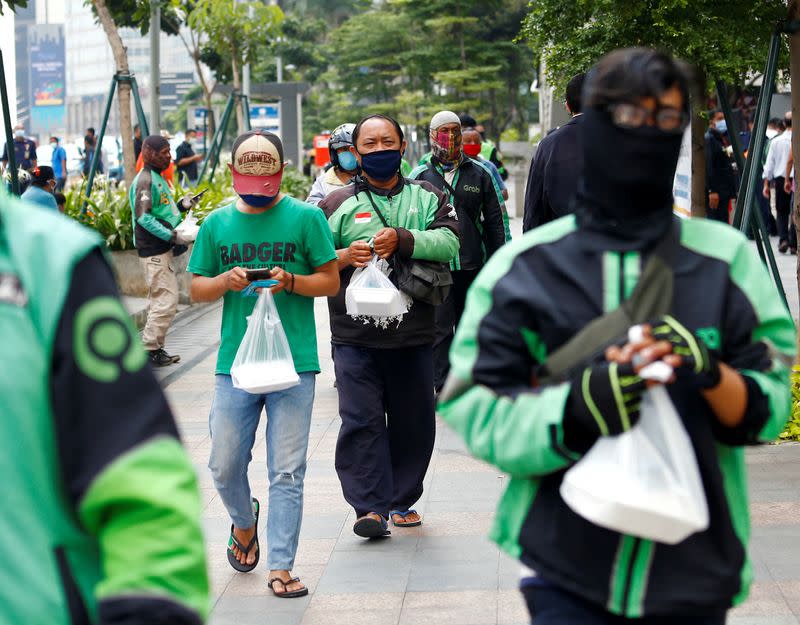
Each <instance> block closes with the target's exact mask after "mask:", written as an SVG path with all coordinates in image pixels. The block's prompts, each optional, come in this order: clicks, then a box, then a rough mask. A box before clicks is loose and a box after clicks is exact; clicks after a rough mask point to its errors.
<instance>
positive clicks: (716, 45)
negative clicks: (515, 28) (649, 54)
mask: <svg viewBox="0 0 800 625" xmlns="http://www.w3.org/2000/svg"><path fill="white" fill-rule="evenodd" d="M785 16H786V2H785V0H759V1H758V2H752V0H725V1H724V2H722V1H720V0H691V1H690V0H574V1H573V2H561V0H532V1H531V2H530V7H529V10H528V15H527V17H526V19H525V21H524V23H523V27H522V33H521V36H522V38H524V39H527V41H528V42H529V44H530V45H531V48H532V49H533V50H534V51H535V52H536V53H537V54H538V53H541V55H542V58H543V60H544V64H545V68H546V72H547V76H548V78H549V79H550V80H551V81H552V82H553V83H554V84H555V85H558V86H562V85H563V84H564V83H565V82H566V81H567V80H569V78H570V77H571V76H573V75H574V74H576V73H578V72H580V71H585V70H586V69H588V68H589V67H590V66H591V65H592V64H594V62H595V61H596V60H597V59H598V58H600V57H601V56H603V55H604V54H606V53H607V52H610V51H611V50H614V49H615V48H621V47H628V46H650V47H657V48H661V49H664V50H666V51H667V52H670V53H672V54H674V55H676V56H678V57H680V58H682V59H683V60H685V61H687V62H689V63H692V64H693V65H695V66H696V67H697V68H698V69H700V70H701V72H702V73H703V74H705V76H707V77H708V78H709V79H711V80H714V79H721V80H724V81H727V82H730V83H735V84H741V83H742V82H743V81H744V78H745V76H746V75H747V74H748V73H749V72H752V71H758V70H760V69H761V68H762V67H763V65H764V61H765V59H766V57H767V49H768V46H769V38H770V35H771V33H772V31H773V29H774V28H775V25H776V23H777V22H778V21H779V20H781V19H783V18H784V17H785Z"/></svg>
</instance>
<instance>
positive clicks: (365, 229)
mask: <svg viewBox="0 0 800 625" xmlns="http://www.w3.org/2000/svg"><path fill="white" fill-rule="evenodd" d="M368 194H369V196H368ZM370 196H371V198H372V202H374V203H375V206H374V207H373V205H372V202H370V199H369V197H370ZM319 206H320V208H321V209H322V210H323V211H325V215H326V216H327V217H328V223H329V225H330V227H331V232H332V233H333V245H334V247H335V248H336V249H337V250H338V249H342V248H346V247H348V246H349V245H350V244H351V243H352V242H353V241H368V240H369V239H371V238H372V237H374V236H375V234H376V233H377V232H378V231H379V230H382V229H383V228H384V225H383V221H382V220H381V218H380V216H379V215H377V214H376V213H375V210H376V208H377V210H379V211H381V214H382V215H383V218H384V219H385V220H386V222H387V223H388V224H389V226H390V227H393V228H395V230H396V231H397V237H398V246H397V251H396V252H395V256H400V257H401V258H412V259H419V260H434V261H439V262H443V263H447V262H450V261H451V260H452V259H453V257H454V256H455V255H456V254H458V247H459V239H458V233H459V223H458V217H457V216H456V210H455V208H453V205H452V204H450V203H449V202H448V201H447V198H446V197H445V196H444V195H443V194H442V193H440V192H439V190H438V189H435V188H434V187H433V186H432V185H430V184H429V183H427V182H416V181H412V180H407V179H404V178H402V177H401V178H400V179H399V182H398V184H397V186H396V187H394V188H393V189H391V190H390V191H386V190H382V189H376V188H374V187H371V186H369V185H368V184H367V183H366V181H364V180H358V181H357V182H356V183H355V184H351V185H348V186H346V187H345V188H344V189H340V190H339V191H334V192H333V193H331V194H330V195H329V196H328V197H326V198H325V199H324V200H322V202H320V204H319ZM354 271H355V269H354V268H353V267H347V268H345V269H343V270H342V272H341V288H340V289H339V293H338V295H336V296H335V297H330V298H328V308H329V310H330V318H331V332H332V334H333V342H334V343H340V344H346V345H359V346H362V347H377V348H397V347H413V346H419V345H429V344H431V343H433V337H434V307H433V306H431V305H429V304H426V303H424V302H421V301H417V300H415V301H414V302H413V303H412V305H411V308H410V309H409V311H408V312H407V313H406V314H405V315H404V316H403V319H402V321H400V323H399V324H398V323H392V324H390V325H389V326H388V327H376V326H375V325H374V324H365V323H364V322H363V321H362V320H360V319H354V318H353V317H350V316H349V315H348V314H347V308H346V306H345V291H346V290H347V287H348V286H349V284H350V278H351V277H352V275H353V272H354Z"/></svg>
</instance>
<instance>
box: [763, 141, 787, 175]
mask: <svg viewBox="0 0 800 625" xmlns="http://www.w3.org/2000/svg"><path fill="white" fill-rule="evenodd" d="M791 152H792V131H791V130H786V131H785V132H784V133H783V134H781V135H778V136H777V137H775V138H774V139H773V140H772V142H771V143H770V144H769V152H767V162H766V163H765V164H764V179H765V180H774V179H775V178H785V177H786V165H787V164H788V163H789V155H790V154H791Z"/></svg>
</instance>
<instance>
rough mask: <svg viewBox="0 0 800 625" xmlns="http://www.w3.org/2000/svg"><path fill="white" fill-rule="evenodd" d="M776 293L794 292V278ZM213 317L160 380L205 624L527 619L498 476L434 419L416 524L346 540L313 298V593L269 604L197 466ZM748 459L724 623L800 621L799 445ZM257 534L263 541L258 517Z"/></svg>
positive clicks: (262, 493)
mask: <svg viewBox="0 0 800 625" xmlns="http://www.w3.org/2000/svg"><path fill="white" fill-rule="evenodd" d="M793 260H794V257H791V259H789V258H788V257H784V259H783V261H782V263H781V264H782V268H783V269H784V275H786V274H788V273H789V272H790V271H791V274H790V275H791V276H793V275H794V268H793ZM790 285H791V286H790ZM787 286H788V287H789V288H788V289H787V290H790V291H792V292H794V291H795V289H794V288H793V283H789V284H787ZM795 297H796V295H795ZM795 301H796V300H795ZM220 310H221V309H220V306H219V305H218V304H217V305H211V306H203V307H195V308H192V309H191V310H190V311H188V312H186V313H184V314H183V315H181V317H180V318H179V320H178V322H177V323H176V325H175V327H174V328H173V330H172V332H171V334H170V336H169V339H168V342H167V348H168V349H169V351H170V352H177V353H180V354H181V355H182V356H183V361H182V363H181V364H180V365H178V366H175V367H169V368H166V369H164V370H161V371H160V372H159V376H160V377H161V379H162V384H163V385H165V387H166V392H167V395H168V397H169V400H170V403H171V405H172V407H173V409H174V411H175V414H176V417H177V420H178V423H179V426H180V430H181V433H182V436H183V440H184V443H185V445H186V446H187V448H188V450H189V453H190V454H191V457H192V460H193V462H194V464H195V467H196V468H197V474H198V476H199V479H200V485H201V488H202V494H203V507H204V512H203V521H204V525H205V532H206V540H207V544H208V557H209V570H210V575H211V581H212V590H213V598H214V610H213V614H212V619H211V623H212V625H228V624H230V625H251V624H253V625H255V624H258V625H298V624H304V625H338V624H340V623H341V624H343V625H345V624H346V625H352V624H365V625H373V624H375V625H378V624H380V625H398V624H401V625H428V624H430V625H434V624H435V625H448V624H452V625H522V624H524V623H528V616H527V612H526V610H525V608H524V605H523V603H522V601H521V599H520V597H519V595H518V593H517V591H516V589H515V588H516V581H517V572H518V567H517V565H516V563H515V562H514V561H512V560H511V559H510V558H507V557H506V556H505V555H503V554H501V553H499V551H498V550H497V549H496V548H495V547H494V546H493V545H492V544H491V543H489V542H488V541H487V540H486V538H485V536H486V533H487V531H488V528H489V525H490V522H491V519H492V514H493V510H494V506H495V502H496V500H497V498H498V497H499V495H500V493H501V490H502V488H503V486H504V484H505V481H506V478H505V477H504V476H503V475H502V474H501V473H499V472H498V471H497V470H495V469H493V468H492V467H490V466H487V465H485V464H483V463H481V462H478V461H476V460H474V459H472V458H471V457H470V456H469V455H468V454H467V453H466V451H465V449H464V447H463V446H462V444H461V443H460V441H459V440H458V439H457V438H456V437H455V435H454V434H453V433H452V432H451V431H449V429H448V428H447V427H446V426H445V425H444V424H442V423H441V422H440V423H439V424H438V433H437V441H436V449H435V452H434V456H433V461H432V463H431V468H430V471H429V472H428V477H427V480H426V485H425V494H424V495H423V498H422V500H421V501H420V503H419V505H418V506H417V508H418V509H419V511H420V512H421V513H422V514H423V516H424V519H425V522H424V524H423V525H422V526H421V527H419V528H414V529H407V530H398V529H395V530H394V531H393V536H392V538H391V539H389V540H386V541H381V542H368V541H364V540H361V539H359V538H357V537H355V536H354V535H353V533H352V531H351V526H352V523H353V521H354V516H353V512H352V510H350V509H349V507H348V506H347V504H346V503H345V501H344V499H343V498H342V494H341V490H340V487H339V483H338V480H337V478H336V473H335V470H334V466H333V459H334V449H335V444H336V435H337V431H338V427H339V419H338V416H337V398H336V391H335V389H334V388H333V378H332V365H331V362H330V358H329V350H328V348H327V345H328V341H329V333H328V328H327V310H326V307H325V304H324V301H322V300H320V301H318V302H317V319H318V339H319V345H320V355H321V359H322V369H323V372H322V374H321V375H320V376H318V378H317V394H316V401H315V405H314V418H313V422H312V426H311V441H310V446H309V452H308V458H309V464H308V474H307V477H306V498H305V516H304V519H303V526H302V532H301V539H300V548H299V552H298V555H297V563H296V567H295V573H296V574H298V575H299V576H300V577H301V578H302V579H303V581H304V582H305V583H306V584H307V585H308V586H309V588H310V590H311V593H310V596H308V597H305V598H303V599H277V598H275V597H273V596H272V595H271V593H270V591H269V590H268V588H267V580H266V570H265V568H264V567H265V564H263V563H262V564H261V565H260V566H259V568H258V569H257V570H256V571H254V572H253V573H249V574H241V573H236V572H235V571H233V569H231V567H230V566H229V564H228V562H227V559H226V556H225V545H226V541H227V538H228V532H229V529H230V521H229V519H228V517H227V515H226V513H225V509H224V508H223V506H222V503H221V501H220V499H219V497H218V496H217V494H216V492H215V490H214V488H213V485H212V483H211V479H210V476H209V472H208V469H207V468H206V465H207V461H208V454H209V450H210V439H209V435H208V412H209V409H210V406H211V400H212V388H213V371H214V360H215V349H216V342H217V340H218V339H217V337H218V328H219V319H220ZM262 425H263V423H262ZM265 453H266V452H265V445H264V440H263V437H262V438H261V439H259V441H258V443H257V447H256V449H255V451H254V454H253V456H254V461H253V463H252V464H251V467H250V477H251V482H252V484H253V485H254V494H255V495H256V496H257V497H259V499H260V500H261V501H262V503H264V504H265V503H266V501H267V497H266V495H267V488H266V468H265ZM747 455H748V464H749V467H750V478H751V479H750V490H751V499H752V502H753V503H752V515H753V533H754V539H753V543H752V558H753V564H754V569H755V575H756V585H755V588H754V590H753V593H752V596H751V599H750V600H749V601H748V603H746V604H745V605H744V606H742V607H741V608H739V609H738V610H736V611H735V612H734V613H733V615H732V617H731V618H730V619H729V623H731V624H732V625H768V624H769V625H789V624H792V625H799V624H800V445H797V444H784V445H773V446H763V447H757V448H753V449H750V450H748V452H747ZM265 518H266V517H265V515H262V519H265ZM260 529H261V532H260V538H261V541H262V545H265V543H266V536H265V531H264V530H265V527H264V523H262V524H261V528H260ZM587 557H591V555H590V554H587Z"/></svg>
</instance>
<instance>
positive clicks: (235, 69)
mask: <svg viewBox="0 0 800 625" xmlns="http://www.w3.org/2000/svg"><path fill="white" fill-rule="evenodd" d="M236 53H237V50H236V47H235V46H234V48H233V53H232V54H231V73H232V74H233V90H234V91H235V92H237V93H241V91H242V80H241V78H240V77H239V64H238V63H237V62H236V61H237V59H236ZM240 102H241V101H240ZM234 104H235V106H234V108H235V109H236V128H238V130H239V134H242V133H243V132H244V115H242V107H241V103H239V104H237V103H234Z"/></svg>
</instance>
